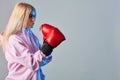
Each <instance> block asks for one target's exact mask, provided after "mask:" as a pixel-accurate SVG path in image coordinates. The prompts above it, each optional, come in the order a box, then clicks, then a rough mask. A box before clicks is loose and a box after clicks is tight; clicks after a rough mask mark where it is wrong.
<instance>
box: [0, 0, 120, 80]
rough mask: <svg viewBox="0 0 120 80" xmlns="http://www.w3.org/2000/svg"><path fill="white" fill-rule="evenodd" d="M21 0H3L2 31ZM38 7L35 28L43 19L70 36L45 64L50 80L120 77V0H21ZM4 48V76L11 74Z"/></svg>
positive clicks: (0, 70) (0, 75)
mask: <svg viewBox="0 0 120 80" xmlns="http://www.w3.org/2000/svg"><path fill="white" fill-rule="evenodd" d="M18 1H20V0H0V31H3V30H4V28H5V26H6V24H7V22H8V19H9V16H10V14H11V11H12V9H13V7H14V5H15V4H16V2H18ZM21 1H24V2H28V3H30V4H32V5H33V6H34V7H35V8H36V10H37V19H36V23H35V26H34V32H35V34H36V35H37V36H38V37H39V39H40V40H41V42H42V37H41V33H40V31H39V30H38V28H39V26H40V25H41V24H42V23H49V24H52V25H55V26H57V27H58V28H59V29H60V30H61V31H62V32H63V33H64V34H65V36H66V41H64V42H63V43H62V44H61V45H60V46H58V47H57V48H56V49H54V52H53V61H52V62H51V63H50V64H48V65H47V66H44V67H43V71H44V73H45V74H46V79H47V80H120V0H21ZM7 73H8V70H7V62H6V60H5V57H4V54H3V52H2V49H0V80H4V78H5V76H6V75H7Z"/></svg>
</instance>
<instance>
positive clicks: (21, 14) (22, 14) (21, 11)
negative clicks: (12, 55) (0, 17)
mask: <svg viewBox="0 0 120 80" xmlns="http://www.w3.org/2000/svg"><path fill="white" fill-rule="evenodd" d="M32 11H35V8H34V7H33V6H32V5H30V4H27V3H24V2H19V3H17V4H16V5H15V7H14V9H13V12H12V14H11V16H10V19H9V21H8V24H7V26H6V29H5V31H4V35H3V37H4V39H3V50H4V48H5V46H6V44H7V42H8V39H9V37H10V36H11V35H13V34H17V32H18V31H20V30H21V29H22V28H26V27H27V21H28V19H29V15H30V13H31V12H32Z"/></svg>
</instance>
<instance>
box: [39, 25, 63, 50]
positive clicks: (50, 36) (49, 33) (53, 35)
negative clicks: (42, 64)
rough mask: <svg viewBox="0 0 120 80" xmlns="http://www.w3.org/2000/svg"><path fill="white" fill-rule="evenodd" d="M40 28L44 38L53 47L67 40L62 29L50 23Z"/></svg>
mask: <svg viewBox="0 0 120 80" xmlns="http://www.w3.org/2000/svg"><path fill="white" fill-rule="evenodd" d="M40 30H41V31H42V34H43V39H44V41H46V42H47V43H48V44H49V45H51V46H52V47H53V48H55V47H57V46H58V45H59V44H60V43H61V42H62V41H64V40H65V36H64V35H63V34H62V32H60V30H59V29H58V28H56V27H54V26H52V25H49V24H42V25H41V26H40Z"/></svg>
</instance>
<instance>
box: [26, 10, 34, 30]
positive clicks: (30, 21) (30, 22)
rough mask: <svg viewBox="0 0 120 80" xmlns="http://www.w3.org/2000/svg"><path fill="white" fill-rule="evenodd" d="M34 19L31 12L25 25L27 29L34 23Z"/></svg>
mask: <svg viewBox="0 0 120 80" xmlns="http://www.w3.org/2000/svg"><path fill="white" fill-rule="evenodd" d="M35 18H36V12H35V11H32V12H31V14H30V15H29V19H28V23H27V27H28V28H32V27H33V25H34V22H35Z"/></svg>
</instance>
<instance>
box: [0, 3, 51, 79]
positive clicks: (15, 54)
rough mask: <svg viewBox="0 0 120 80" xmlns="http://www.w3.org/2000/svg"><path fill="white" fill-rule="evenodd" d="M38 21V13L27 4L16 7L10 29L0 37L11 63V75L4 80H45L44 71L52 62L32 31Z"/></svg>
mask: <svg viewBox="0 0 120 80" xmlns="http://www.w3.org/2000/svg"><path fill="white" fill-rule="evenodd" d="M35 18H36V10H35V8H34V7H33V6H31V5H30V4H27V3H23V2H20V3H17V4H16V5H15V7H14V9H13V12H12V14H11V16H10V19H9V22H8V25H7V27H6V29H5V31H4V33H1V35H0V41H1V42H0V45H2V47H3V51H4V53H5V58H6V60H7V61H8V71H9V73H8V75H7V77H6V79H5V80H45V76H44V74H43V73H42V70H41V67H42V66H44V65H46V64H47V63H49V62H50V61H51V59H52V56H51V52H52V49H51V51H49V54H47V55H46V54H45V53H43V52H42V50H43V49H41V50H40V43H39V40H38V38H37V37H36V36H35V35H34V34H33V32H32V30H31V28H32V27H33V25H34V22H35Z"/></svg>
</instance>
